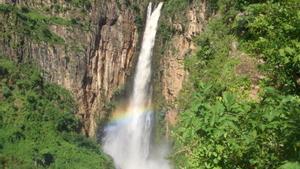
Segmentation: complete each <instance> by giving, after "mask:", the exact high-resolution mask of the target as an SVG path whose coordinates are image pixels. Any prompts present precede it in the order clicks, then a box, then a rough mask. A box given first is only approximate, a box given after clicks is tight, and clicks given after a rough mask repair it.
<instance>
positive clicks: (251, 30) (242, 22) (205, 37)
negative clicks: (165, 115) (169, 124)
mask: <svg viewBox="0 0 300 169" xmlns="http://www.w3.org/2000/svg"><path fill="white" fill-rule="evenodd" d="M211 3H212V5H216V4H217V7H216V8H215V9H219V12H220V13H219V15H218V16H215V17H214V18H212V19H210V21H209V23H208V25H207V26H206V29H205V31H204V32H202V33H201V35H199V36H198V37H196V38H195V43H196V44H197V45H198V50H197V51H196V53H195V54H193V55H192V56H189V57H188V58H187V59H186V60H185V68H186V69H187V71H188V72H189V80H188V81H187V82H186V83H185V87H184V89H183V90H182V93H181V96H180V98H179V100H178V102H179V103H180V106H181V109H182V112H181V113H180V115H179V122H178V124H177V126H176V127H175V128H174V129H173V130H172V136H173V139H174V147H175V150H174V153H173V155H172V159H173V161H174V162H175V166H176V168H186V169H193V168H195V169H201V168H203V169H210V168H211V169H221V168H224V169H233V168H236V169H245V168H257V169H265V168H280V169H288V168H293V169H297V168H299V167H300V166H299V161H300V154H299V152H300V146H299V145H300V144H299V143H300V132H299V131H300V125H299V124H300V97H299V85H298V86H297V83H296V80H297V79H299V70H300V68H299V63H298V60H297V58H298V55H299V48H298V43H299V36H298V35H299V30H298V28H299V17H298V14H299V11H298V10H297V9H296V8H297V5H296V4H295V2H294V1H289V2H282V3H281V2H276V1H268V2H266V1H248V0H241V1H239V0H235V1H218V2H216V1H214V2H211ZM235 36H238V38H239V39H236V38H235ZM237 40H238V41H239V43H240V44H241V46H242V49H244V50H245V51H246V52H248V53H250V54H253V55H254V56H253V57H255V59H256V60H259V59H260V60H263V61H264V62H262V63H263V64H262V65H261V67H262V68H263V69H262V71H263V73H264V74H265V76H267V77H266V79H267V80H268V81H267V80H262V81H256V82H254V81H253V80H252V79H249V78H250V77H248V76H245V75H243V74H238V73H237V66H238V65H239V64H240V63H241V62H242V60H243V58H244V57H249V56H246V54H244V53H243V54H241V53H242V52H240V51H237V49H233V48H234V47H233V46H232V43H233V42H234V41H237ZM256 69H258V68H256ZM257 71H258V70H257ZM253 85H255V86H259V88H260V92H258V93H256V95H257V97H258V99H252V98H250V97H249V92H250V91H251V90H252V89H251V88H252V87H251V86H253Z"/></svg>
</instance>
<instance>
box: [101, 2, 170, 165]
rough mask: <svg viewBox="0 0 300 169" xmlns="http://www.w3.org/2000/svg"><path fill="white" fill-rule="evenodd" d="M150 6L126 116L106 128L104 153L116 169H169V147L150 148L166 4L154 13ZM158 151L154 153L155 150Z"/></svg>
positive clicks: (119, 114)
mask: <svg viewBox="0 0 300 169" xmlns="http://www.w3.org/2000/svg"><path fill="white" fill-rule="evenodd" d="M152 6H153V5H152V3H149V6H148V9H147V21H146V27H145V31H144V36H143V42H142V48H141V51H140V55H139V58H138V63H137V67H136V72H135V78H134V84H133V85H134V86H133V91H132V95H131V97H130V98H129V103H128V105H127V107H126V110H125V111H124V112H119V113H116V114H115V115H114V116H113V119H112V121H111V123H110V124H109V125H107V127H106V128H105V131H104V132H105V136H104V138H103V149H104V151H105V152H106V153H107V154H109V155H110V156H111V157H112V158H113V160H114V163H115V166H116V168H117V169H169V168H170V166H169V163H168V161H167V160H166V159H165V156H166V154H167V152H168V148H167V147H166V146H154V145H152V144H151V136H152V135H151V133H152V129H153V124H154V123H153V112H152V110H151V95H152V94H151V89H150V88H151V73H152V69H151V58H152V50H153V47H154V42H155V36H156V32H157V27H158V20H159V17H160V11H161V8H162V6H163V3H162V2H161V3H159V4H158V5H157V6H156V7H155V9H152ZM154 149H155V150H154Z"/></svg>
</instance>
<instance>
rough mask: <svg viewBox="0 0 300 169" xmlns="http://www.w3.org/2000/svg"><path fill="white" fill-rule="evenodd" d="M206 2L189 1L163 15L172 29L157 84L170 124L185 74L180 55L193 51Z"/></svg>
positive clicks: (204, 22)
mask: <svg viewBox="0 0 300 169" xmlns="http://www.w3.org/2000/svg"><path fill="white" fill-rule="evenodd" d="M206 11H207V5H206V1H204V0H202V1H193V2H192V3H190V4H189V5H188V7H187V8H186V10H185V11H183V12H181V13H178V14H175V16H173V17H174V18H173V19H171V18H167V19H168V20H169V22H170V23H171V26H172V29H173V30H175V31H174V32H175V33H174V34H173V36H172V38H171V39H170V40H169V42H168V47H167V50H165V51H164V53H163V57H162V59H161V60H160V66H161V68H160V70H161V72H160V75H159V77H160V83H161V84H160V85H161V90H162V95H163V97H164V99H165V101H166V103H167V105H168V108H167V113H166V120H167V122H168V123H170V124H171V125H174V124H175V123H176V116H177V113H178V110H177V103H176V98H177V97H178V95H179V93H180V90H181V89H182V85H183V83H184V81H185V79H186V77H187V76H188V74H187V72H186V71H185V69H184V58H185V57H187V56H188V55H191V54H193V52H194V51H195V45H194V42H193V38H194V37H195V36H196V35H199V33H201V32H202V30H203V27H204V25H205V24H206V21H207V18H208V16H207V12H206Z"/></svg>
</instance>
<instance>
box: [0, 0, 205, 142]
mask: <svg viewBox="0 0 300 169" xmlns="http://www.w3.org/2000/svg"><path fill="white" fill-rule="evenodd" d="M148 2H149V1H148V0H139V1H134V0H106V1H102V0H94V1H86V2H84V3H83V2H81V1H72V0H58V1H57V0H43V1H36V0H24V1H23V0H0V4H10V5H12V6H17V8H18V9H19V10H21V12H19V13H18V11H17V12H16V14H15V15H13V14H12V12H7V11H5V10H3V9H2V11H1V19H0V30H1V32H2V33H1V37H0V38H1V39H0V50H1V52H2V55H4V56H8V57H11V58H12V59H14V60H16V61H18V62H33V63H36V64H37V65H38V66H39V67H40V68H41V69H42V70H43V72H44V73H43V76H44V77H45V79H46V80H48V81H52V82H55V83H57V84H59V85H62V86H64V87H65V88H67V89H68V90H70V91H72V93H73V94H74V97H75V98H76V100H77V103H78V111H77V114H78V116H79V117H80V118H81V119H82V122H83V124H84V127H83V131H84V133H85V134H86V135H88V136H94V135H95V131H96V127H97V120H98V119H103V118H105V116H106V115H107V113H106V111H105V110H104V108H105V105H106V104H107V103H108V102H109V101H110V100H111V98H112V96H113V95H114V92H115V91H117V90H119V89H121V88H122V87H123V86H124V84H125V83H126V82H127V81H128V79H129V78H128V77H129V76H130V75H132V73H133V67H134V66H133V65H134V63H135V60H136V56H137V53H138V52H139V43H140V40H141V33H142V30H141V29H142V26H143V24H144V13H145V12H144V10H145V9H146V6H147V4H148ZM167 3H168V2H166V4H167ZM21 6H23V7H24V6H25V7H26V8H28V9H29V10H31V9H33V10H32V11H29V12H28V11H27V10H28V9H24V8H23V7H21ZM0 10H1V9H0ZM205 11H206V4H205V1H199V0H195V1H191V2H190V3H189V5H187V7H186V8H185V9H184V10H183V11H180V12H178V13H177V14H174V15H171V16H170V15H167V13H166V12H164V11H163V14H162V17H163V21H164V22H165V23H166V24H168V26H169V27H170V28H171V29H172V30H173V33H172V35H171V38H170V39H168V40H167V43H166V47H164V48H163V47H162V45H164V44H163V43H165V42H166V41H163V40H162V39H161V38H158V41H159V43H157V45H156V51H160V52H159V54H158V55H159V56H157V57H156V58H157V60H158V61H157V62H158V63H160V64H159V66H158V69H157V70H158V71H157V73H156V74H155V76H157V77H154V78H156V79H158V83H155V84H156V86H155V87H154V88H157V89H158V90H159V91H160V93H162V96H163V99H164V100H165V101H166V103H167V104H168V105H170V106H169V108H168V112H169V113H168V115H167V117H169V114H171V115H172V113H173V114H176V112H177V111H176V104H174V103H175V101H176V97H177V96H178V94H179V91H180V89H181V87H182V83H183V81H184V79H185V76H186V73H185V70H184V65H183V59H184V57H185V56H186V55H187V54H190V53H191V52H192V51H193V50H194V48H193V41H192V38H193V37H194V36H195V35H196V34H198V33H199V32H201V30H202V25H203V24H205V20H206V15H205ZM22 12H23V13H24V14H23V13H22ZM38 13H42V15H41V16H39V15H38ZM164 13H165V16H164ZM43 16H46V18H43ZM22 17H23V18H22ZM26 17H27V18H26ZM50 17H51V18H56V20H55V19H54V21H53V22H54V23H58V24H51V26H50V27H49V30H50V31H51V32H53V33H54V35H57V36H58V37H60V38H61V39H62V40H63V42H61V41H60V40H59V38H58V37H56V39H58V40H56V41H54V40H55V38H54V40H51V41H47V40H48V39H50V38H49V37H48V39H47V36H46V38H44V39H39V38H40V36H39V34H40V33H41V32H42V34H43V35H44V34H45V30H46V29H44V27H43V25H36V23H35V22H34V20H35V19H42V20H43V19H44V20H46V19H47V18H50ZM57 17H59V18H63V19H65V20H67V21H68V22H67V23H61V22H62V21H61V22H57ZM24 18H25V21H26V22H25V23H24ZM182 19H183V20H184V21H185V24H183V23H182V22H181V21H182ZM58 21H60V20H58ZM27 22H28V23H30V24H29V26H28V24H27ZM45 22H46V21H45ZM26 24H27V25H26ZM22 26H28V27H29V30H27V31H28V32H30V31H32V32H33V33H29V35H27V34H26V33H28V32H26V31H20V30H18V29H16V28H18V27H20V28H21V29H22V30H23V29H24V30H26V29H25V28H22ZM11 28H14V29H15V31H11V30H12V29H11ZM26 28H27V27H26ZM39 28H41V30H39ZM35 30H36V32H34V31H35ZM51 32H50V34H49V32H48V34H49V36H50V35H52V34H51ZM48 34H47V31H46V35H48ZM32 36H33V37H35V38H32ZM158 36H162V35H160V34H159V33H158ZM45 39H46V40H45ZM52 41H54V42H55V43H54V42H52ZM162 50H163V51H162ZM170 117H172V116H170ZM169 121H172V119H171V120H170V118H169Z"/></svg>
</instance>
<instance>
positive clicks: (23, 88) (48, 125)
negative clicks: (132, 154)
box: [0, 59, 113, 169]
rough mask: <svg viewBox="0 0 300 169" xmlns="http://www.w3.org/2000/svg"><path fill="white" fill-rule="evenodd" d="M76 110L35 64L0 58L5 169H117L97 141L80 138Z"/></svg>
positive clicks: (0, 163)
mask: <svg viewBox="0 0 300 169" xmlns="http://www.w3.org/2000/svg"><path fill="white" fill-rule="evenodd" d="M75 107H76V105H75V104H74V101H73V99H72V97H71V96H70V94H69V93H68V92H67V91H66V90H64V89H62V88H60V87H59V86H56V85H53V84H49V83H46V82H44V81H43V79H42V77H41V76H40V72H39V71H37V69H35V68H32V66H30V65H16V64H15V63H13V62H11V61H8V60H6V59H0V168H5V169H6V168H7V169H16V168H18V169H30V168H60V169H63V168H65V169H70V168H72V169H83V168H84V169H88V168H91V169H95V168H99V169H100V168H103V169H107V168H113V167H112V163H111V160H110V159H109V158H108V157H107V156H105V155H104V154H103V152H102V151H101V150H100V147H99V146H98V145H97V144H96V143H95V142H94V141H92V140H90V139H87V138H85V137H84V136H82V135H80V134H79V131H78V130H79V128H80V122H79V120H78V119H77V118H76V117H75V116H74V112H75Z"/></svg>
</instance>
